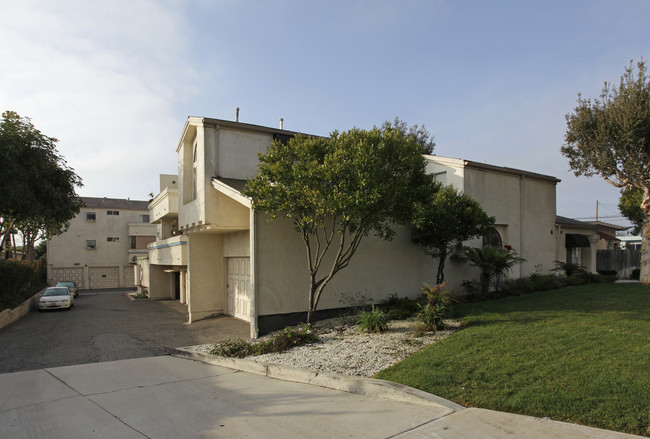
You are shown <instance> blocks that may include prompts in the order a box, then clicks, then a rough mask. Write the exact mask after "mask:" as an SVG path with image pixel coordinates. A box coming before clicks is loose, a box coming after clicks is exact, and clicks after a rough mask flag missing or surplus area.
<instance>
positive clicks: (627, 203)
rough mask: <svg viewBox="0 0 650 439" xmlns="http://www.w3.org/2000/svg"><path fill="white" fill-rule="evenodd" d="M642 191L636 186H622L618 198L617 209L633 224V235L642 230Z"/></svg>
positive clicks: (638, 233)
mask: <svg viewBox="0 0 650 439" xmlns="http://www.w3.org/2000/svg"><path fill="white" fill-rule="evenodd" d="M642 203H643V192H642V191H641V190H640V189H639V188H637V187H631V188H623V190H621V198H620V199H619V200H618V210H619V211H620V212H621V214H623V216H624V217H626V218H627V219H629V220H630V221H631V222H632V223H633V224H634V229H633V231H632V233H633V234H635V235H640V234H641V232H642V230H643V218H644V216H645V215H644V214H643V208H642V207H641V204H642Z"/></svg>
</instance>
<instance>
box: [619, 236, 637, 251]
mask: <svg viewBox="0 0 650 439" xmlns="http://www.w3.org/2000/svg"><path fill="white" fill-rule="evenodd" d="M616 237H617V238H618V239H619V241H621V248H622V249H631V250H641V241H642V239H641V236H634V235H616Z"/></svg>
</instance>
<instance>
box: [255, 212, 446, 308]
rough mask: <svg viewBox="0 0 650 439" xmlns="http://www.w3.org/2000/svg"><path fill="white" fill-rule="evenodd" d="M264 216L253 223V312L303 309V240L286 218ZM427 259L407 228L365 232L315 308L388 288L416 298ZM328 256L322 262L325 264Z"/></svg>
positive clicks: (426, 274) (427, 276) (430, 275)
mask: <svg viewBox="0 0 650 439" xmlns="http://www.w3.org/2000/svg"><path fill="white" fill-rule="evenodd" d="M267 218H268V217H266V216H265V215H261V214H260V215H257V216H256V223H255V224H256V228H257V232H256V239H257V242H256V254H257V257H256V261H255V262H256V264H257V265H256V283H257V284H256V289H257V307H258V314H259V315H272V314H282V313H290V312H302V311H305V310H306V309H307V297H308V296H307V293H308V288H309V272H308V269H307V259H306V250H305V246H304V243H303V241H302V239H301V238H300V235H299V234H298V233H297V232H296V231H295V229H294V227H293V225H292V223H291V222H290V221H288V220H282V219H278V220H275V221H271V222H268V221H267ZM330 261H331V260H330ZM431 261H432V260H431V258H425V257H424V255H423V253H422V252H421V251H420V250H419V249H418V248H417V247H415V246H413V245H412V244H411V243H410V241H409V234H408V232H407V231H406V230H399V231H398V233H397V235H396V236H395V237H394V238H393V240H392V241H383V240H381V239H379V238H377V237H375V236H373V235H370V236H368V237H367V238H365V239H364V240H363V241H362V243H361V245H360V246H359V249H358V250H357V253H356V254H355V255H354V257H353V258H352V261H351V262H350V265H349V266H348V267H347V268H345V269H343V270H342V271H340V272H339V273H338V274H337V275H336V276H335V278H334V279H333V280H332V281H331V282H330V283H329V284H328V285H327V287H326V290H325V292H324V293H323V295H322V297H321V300H320V302H319V305H318V309H319V310H323V309H329V308H341V307H346V306H351V305H354V303H353V302H354V301H357V302H358V300H359V299H360V297H361V296H365V297H366V298H367V299H370V298H373V299H374V301H375V303H378V302H380V301H382V300H385V299H387V298H389V297H390V296H391V295H392V294H397V295H398V296H399V297H405V296H407V297H411V298H415V297H417V296H418V295H419V294H420V287H421V286H422V282H423V281H426V282H429V283H431V282H433V281H434V280H435V275H434V272H433V266H432V263H431ZM327 262H328V261H327V260H326V261H325V262H324V263H323V268H324V269H325V270H326V269H327V267H328V265H327ZM366 303H367V302H366Z"/></svg>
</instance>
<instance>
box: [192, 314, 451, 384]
mask: <svg viewBox="0 0 650 439" xmlns="http://www.w3.org/2000/svg"><path fill="white" fill-rule="evenodd" d="M445 323H446V325H447V329H446V330H444V331H438V332H428V333H424V334H422V335H420V336H418V335H417V334H416V333H415V331H414V327H415V325H416V322H415V321H414V320H395V321H391V322H389V324H388V331H385V332H383V333H374V334H370V333H366V332H359V330H358V329H357V325H356V318H355V317H338V318H334V319H328V320H323V321H320V322H316V323H315V324H314V325H313V330H314V331H315V333H316V334H317V335H318V338H319V339H320V341H321V342H320V343H314V344H310V345H304V346H299V347H296V348H293V349H290V350H288V351H285V352H282V353H272V354H264V355H258V356H249V357H246V358H247V359H249V360H253V361H256V362H263V363H273V364H283V365H287V366H294V367H300V368H303V369H311V370H317V371H321V372H330V373H337V374H342V375H354V376H363V377H372V376H374V375H375V374H376V373H377V372H379V371H381V370H383V369H386V368H387V367H390V366H392V365H393V364H396V363H398V362H400V361H402V360H403V359H404V358H406V357H408V356H410V355H412V354H414V353H415V352H417V351H419V350H420V349H422V348H423V347H425V346H427V345H430V344H431V343H435V342H436V341H438V340H441V339H443V338H445V337H447V336H448V335H450V334H452V333H453V332H455V331H456V330H458V327H459V325H458V323H457V322H454V321H445ZM263 339H264V337H263V338H261V340H263ZM193 349H194V350H196V351H200V352H206V353H207V352H209V351H210V350H211V349H212V345H202V346H194V347H193Z"/></svg>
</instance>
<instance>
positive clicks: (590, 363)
mask: <svg viewBox="0 0 650 439" xmlns="http://www.w3.org/2000/svg"><path fill="white" fill-rule="evenodd" d="M456 314H457V316H458V318H459V319H460V320H462V321H463V322H464V327H463V329H462V330H461V331H459V332H457V333H456V334H454V335H452V336H450V337H448V338H446V339H444V340H442V341H441V342H439V343H436V344H434V345H431V346H429V347H427V348H425V349H423V350H422V351H420V352H418V353H417V354H415V355H413V356H411V357H410V358H407V359H406V360H404V361H402V362H401V363H399V364H397V365H395V366H393V367H391V368H389V369H386V370H384V371H382V372H380V373H379V374H378V375H377V378H381V379H385V380H390V381H395V382H398V383H403V384H406V385H408V386H412V387H416V388H418V389H422V390H425V391H427V392H430V393H433V394H436V395H438V396H441V397H443V398H446V399H450V400H452V401H455V402H457V403H459V404H462V405H464V406H471V407H481V408H487V409H493V410H499V411H505V412H511V413H520V414H525V415H531V416H537V417H549V418H551V419H554V420H558V421H567V422H573V423H577V424H583V425H590V426H594V427H599V428H606V429H610V430H617V431H623V432H627V433H633V434H638V435H645V436H648V437H650V423H649V421H650V287H647V286H641V285H639V284H593V285H584V286H579V287H568V288H563V289H561V290H553V291H547V292H541V293H535V294H529V295H524V296H518V297H508V298H504V299H499V300H493V301H488V302H478V303H468V304H462V305H458V306H457V307H456Z"/></svg>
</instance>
